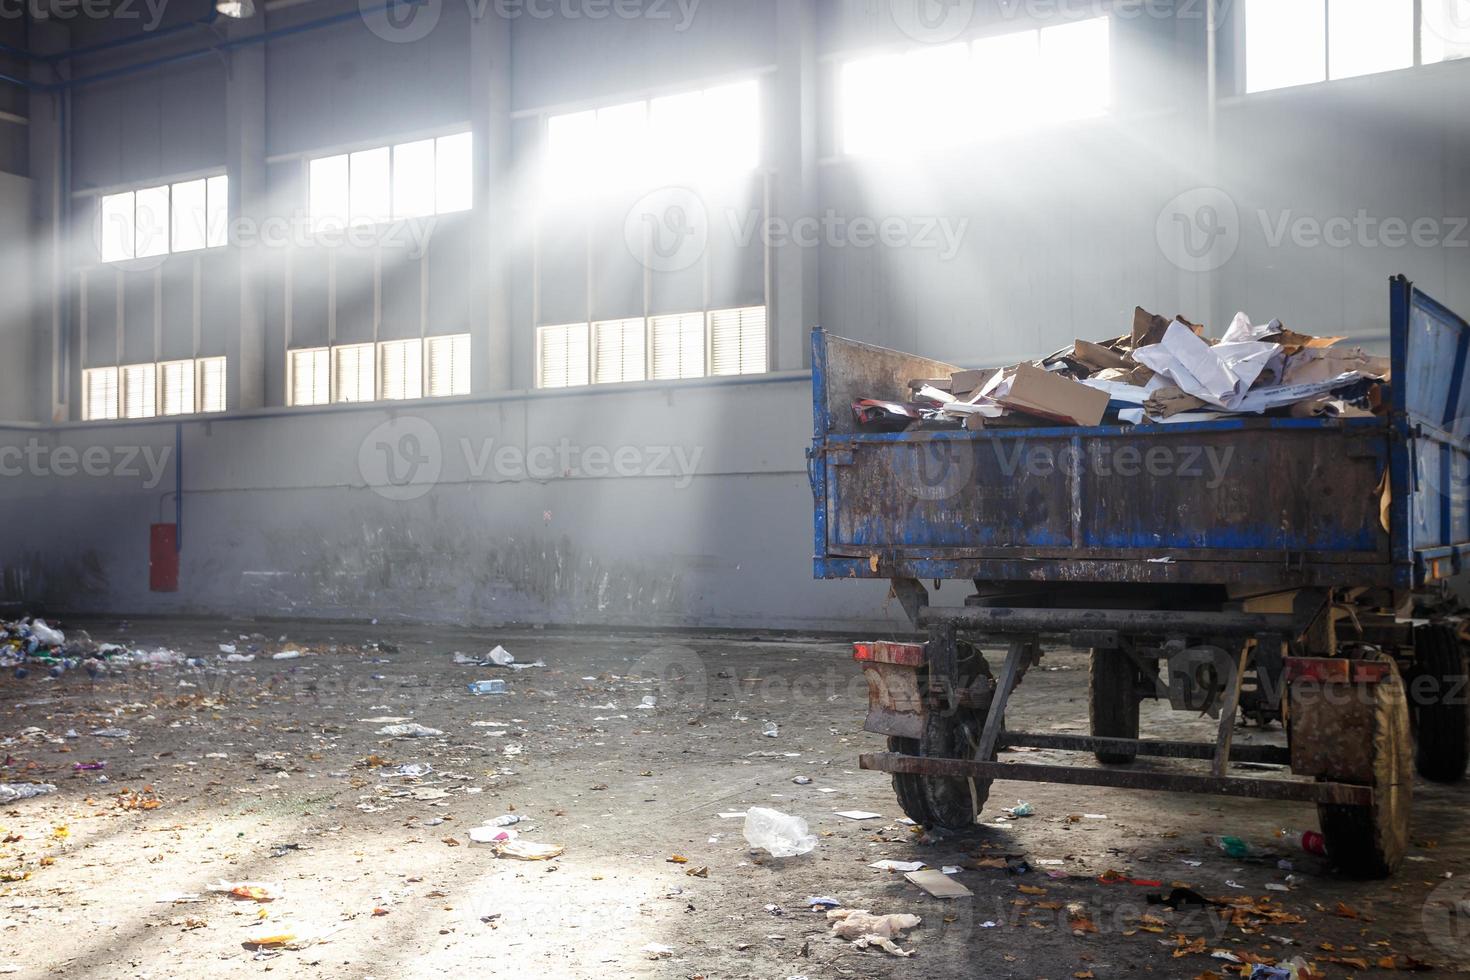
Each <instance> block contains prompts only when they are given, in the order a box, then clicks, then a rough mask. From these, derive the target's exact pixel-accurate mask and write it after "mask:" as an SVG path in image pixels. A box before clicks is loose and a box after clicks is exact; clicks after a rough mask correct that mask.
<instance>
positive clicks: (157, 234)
mask: <svg viewBox="0 0 1470 980" xmlns="http://www.w3.org/2000/svg"><path fill="white" fill-rule="evenodd" d="M133 213H134V215H135V217H134V220H135V221H136V222H137V237H136V238H135V239H134V242H135V244H134V246H133V255H134V257H136V258H140V259H141V258H145V257H147V256H150V255H167V254H168V185H167V184H165V185H163V186H162V187H145V188H144V189H143V190H140V191H138V192H137V195H136V198H135V201H134V212H133Z"/></svg>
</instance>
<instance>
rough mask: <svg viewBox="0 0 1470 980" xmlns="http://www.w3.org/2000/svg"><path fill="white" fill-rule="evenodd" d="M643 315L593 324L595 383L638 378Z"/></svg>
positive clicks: (642, 371)
mask: <svg viewBox="0 0 1470 980" xmlns="http://www.w3.org/2000/svg"><path fill="white" fill-rule="evenodd" d="M644 329H645V328H644V322H643V318H642V317H639V318H637V319H629V320H605V321H603V322H601V323H594V324H593V325H592V331H593V335H594V348H593V353H594V360H595V361H596V362H597V363H596V375H595V377H596V380H597V383H598V384H600V385H601V384H616V383H618V382H623V381H642V380H643V378H644V376H645V372H646V370H647V368H646V367H645V363H644V346H643V344H644V339H643V334H644Z"/></svg>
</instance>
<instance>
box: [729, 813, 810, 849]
mask: <svg viewBox="0 0 1470 980" xmlns="http://www.w3.org/2000/svg"><path fill="white" fill-rule="evenodd" d="M744 833H745V840H746V842H747V843H748V844H750V846H751V847H754V848H758V849H761V850H764V851H766V852H767V853H768V854H770V855H771V856H772V857H778V858H780V857H797V856H799V855H802V854H808V853H810V852H811V851H813V850H814V849H815V848H816V846H817V838H816V835H815V834H813V833H811V831H810V830H809V829H808V827H807V823H806V821H805V820H803V819H802V818H801V817H793V816H791V815H790V814H786V813H782V812H781V811H779V810H772V809H770V808H768V807H760V806H757V807H751V808H750V810H748V811H746V814H745V828H744Z"/></svg>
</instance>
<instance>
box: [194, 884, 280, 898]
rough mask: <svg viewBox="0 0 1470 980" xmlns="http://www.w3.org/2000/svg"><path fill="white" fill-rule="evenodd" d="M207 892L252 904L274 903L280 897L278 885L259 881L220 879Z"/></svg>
mask: <svg viewBox="0 0 1470 980" xmlns="http://www.w3.org/2000/svg"><path fill="white" fill-rule="evenodd" d="M206 890H207V891H209V892H212V893H215V894H223V895H230V896H232V897H234V898H244V899H248V900H250V901H252V902H274V901H275V900H276V899H278V898H280V897H281V895H282V890H281V886H280V885H279V884H268V883H266V882H260V881H225V880H224V879H221V880H219V881H216V882H215V883H214V884H212V885H210V886H209V887H208V888H207V889H206Z"/></svg>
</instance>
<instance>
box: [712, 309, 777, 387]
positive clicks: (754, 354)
mask: <svg viewBox="0 0 1470 980" xmlns="http://www.w3.org/2000/svg"><path fill="white" fill-rule="evenodd" d="M709 337H710V374H713V375H722V374H761V373H762V372H764V371H765V370H766V308H765V307H764V306H751V307H746V308H745V309H740V310H717V311H715V312H712V313H710V315H709Z"/></svg>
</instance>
